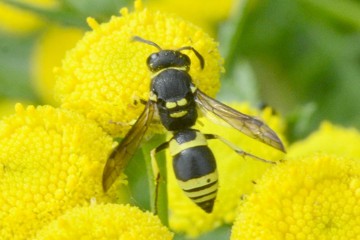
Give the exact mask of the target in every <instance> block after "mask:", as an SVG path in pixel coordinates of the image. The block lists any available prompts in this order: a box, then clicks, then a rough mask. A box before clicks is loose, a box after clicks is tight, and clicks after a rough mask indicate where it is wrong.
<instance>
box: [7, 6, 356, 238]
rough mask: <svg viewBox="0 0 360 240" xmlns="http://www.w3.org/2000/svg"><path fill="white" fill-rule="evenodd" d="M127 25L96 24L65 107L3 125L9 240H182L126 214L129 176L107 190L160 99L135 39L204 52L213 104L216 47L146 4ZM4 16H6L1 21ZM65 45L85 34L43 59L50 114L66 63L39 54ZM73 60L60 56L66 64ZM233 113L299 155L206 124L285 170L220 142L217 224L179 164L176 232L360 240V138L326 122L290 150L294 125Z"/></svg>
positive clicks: (116, 21)
mask: <svg viewBox="0 0 360 240" xmlns="http://www.w3.org/2000/svg"><path fill="white" fill-rule="evenodd" d="M50 2H52V1H50ZM209 4H210V3H209ZM1 6H2V3H1V4H0V7H1ZM153 6H156V4H154V5H153ZM0 13H1V9H0ZM120 14H121V16H113V17H112V18H111V19H110V20H109V21H108V22H106V23H102V24H100V23H98V22H97V21H96V20H95V19H93V18H89V19H88V24H89V25H90V27H91V28H92V30H91V31H89V32H87V33H86V34H85V35H84V36H83V37H82V38H81V39H80V41H79V42H78V43H77V45H76V47H74V48H73V49H72V50H71V51H69V52H68V53H67V54H66V57H65V58H64V59H63V62H62V65H61V66H59V67H58V68H56V70H55V73H56V78H57V82H56V86H55V89H54V92H55V95H56V97H57V100H58V101H59V104H60V105H61V107H59V108H55V107H51V106H38V107H34V106H29V107H26V108H25V107H23V105H21V104H17V105H16V107H15V114H13V115H8V114H6V115H7V116H6V117H4V118H3V120H2V121H0V149H1V152H0V176H1V178H0V179H1V180H0V192H1V195H0V236H1V237H2V238H4V239H77V238H82V239H83V238H86V239H172V238H173V235H174V233H171V232H170V230H169V229H168V228H166V227H165V226H164V225H163V223H161V222H160V220H159V218H158V217H157V216H154V215H153V214H152V213H149V212H144V211H141V210H139V209H138V208H137V207H133V206H129V205H123V203H128V199H125V196H124V195H123V194H122V190H123V187H124V185H126V183H127V180H126V177H125V175H121V176H120V177H119V179H118V181H117V182H116V183H115V187H113V188H111V189H110V191H109V192H107V193H104V191H103V188H102V173H103V169H104V166H105V163H106V161H107V160H108V157H109V155H111V153H112V151H113V149H114V147H115V146H116V145H117V144H118V143H117V142H115V141H114V140H113V137H118V136H120V137H122V136H124V134H125V133H126V132H127V131H128V130H129V129H130V128H131V126H132V124H133V122H134V120H136V119H137V118H138V117H139V114H140V113H141V111H142V109H143V107H144V106H143V104H142V103H141V102H142V101H141V100H147V99H148V98H149V85H150V80H151V73H150V71H149V70H148V69H147V66H146V58H147V57H148V56H149V55H150V54H151V53H152V52H154V51H156V49H155V48H154V47H153V46H150V45H148V44H143V43H141V42H134V41H132V38H133V37H134V36H140V37H142V38H144V39H147V40H150V41H153V42H155V43H156V44H158V45H159V46H160V47H161V48H163V49H178V48H181V47H184V46H192V47H194V48H195V49H196V50H197V51H198V52H199V53H200V54H201V55H202V56H203V57H204V60H205V67H204V69H201V67H200V64H199V59H198V58H197V57H196V56H195V54H194V53H193V52H191V51H189V52H186V54H187V55H189V57H190V59H191V63H192V65H191V67H190V72H189V73H190V75H191V76H192V78H193V82H194V84H195V85H196V86H197V87H198V88H199V89H201V90H202V91H203V92H205V93H206V94H207V95H209V96H212V97H214V96H215V95H216V93H217V91H218V90H219V87H220V81H219V79H220V74H221V72H222V71H223V66H222V64H223V59H222V58H221V56H220V53H219V50H218V44H217V43H216V42H215V41H214V40H213V39H212V38H211V37H210V36H208V35H207V34H206V33H204V31H202V30H201V29H200V28H199V27H197V26H195V25H193V24H191V23H188V22H186V21H184V20H182V19H180V18H178V17H175V16H174V15H169V14H165V13H162V12H158V11H152V10H151V8H150V10H148V9H143V8H142V6H141V1H135V11H133V12H129V11H128V9H127V8H123V9H121V10H120ZM4 16H5V17H6V15H4V14H2V13H1V14H0V20H1V18H2V17H4ZM0 27H1V26H0ZM64 34H69V35H67V36H68V38H67V40H68V43H69V46H70V45H72V44H73V43H74V42H75V40H76V39H78V38H79V37H80V36H81V35H82V32H81V31H80V32H79V31H78V30H74V32H72V33H70V32H68V31H67V30H64V31H63V29H60V28H57V27H54V28H53V32H49V35H47V36H46V37H44V39H45V40H46V41H45V40H44V42H41V43H39V44H38V45H37V46H38V48H37V50H36V52H37V53H38V54H35V55H34V63H35V64H34V66H35V67H36V69H37V70H36V71H35V72H36V74H38V76H37V78H38V79H40V80H41V79H48V80H49V81H48V82H47V80H44V81H42V80H41V81H39V82H37V85H36V86H37V89H38V91H39V92H40V93H42V98H44V99H47V100H46V101H48V102H52V101H53V100H52V96H51V95H52V90H51V91H50V90H49V91H47V90H48V89H53V85H54V82H53V78H51V73H50V72H49V71H48V69H50V67H45V68H44V69H42V67H44V66H46V64H44V63H45V62H47V63H48V64H49V66H50V65H51V66H52V65H53V64H54V63H55V62H58V61H59V58H58V59H57V60H56V59H54V61H53V62H52V61H48V59H49V56H48V55H47V54H44V55H42V54H39V53H46V52H49V51H48V50H47V49H48V48H47V47H48V46H52V45H53V43H54V42H57V40H58V36H60V35H62V36H64ZM67 47H68V46H67ZM40 48H42V49H40ZM49 48H51V47H49ZM62 52H63V49H59V54H55V55H56V56H60V55H61V53H62ZM42 70H44V71H42ZM42 76H44V77H43V78H42ZM229 105H230V106H232V107H233V108H234V109H237V110H238V111H240V112H242V113H245V114H248V115H250V116H255V117H257V118H259V119H261V120H262V121H264V122H265V123H266V124H267V125H269V126H270V127H271V128H272V129H273V130H274V131H275V132H276V133H277V134H278V135H279V137H280V138H281V139H282V141H283V142H284V143H285V145H287V146H288V147H287V151H288V152H287V154H284V153H282V152H280V151H278V150H276V149H273V148H271V147H269V146H267V145H265V144H262V143H260V142H259V141H257V140H256V139H251V138H249V137H247V136H245V135H242V134H240V133H239V131H237V130H234V129H232V128H227V127H224V126H223V125H220V124H217V123H213V122H211V121H209V120H208V119H206V118H199V121H198V124H197V125H196V126H195V127H194V128H196V129H199V130H200V131H201V132H203V133H211V134H217V135H220V136H222V137H224V138H226V139H227V140H228V141H230V142H232V143H233V144H234V145H236V146H238V147H239V148H241V149H243V150H244V151H246V152H248V153H251V154H253V155H256V156H258V157H260V158H263V159H267V160H270V161H273V162H275V163H276V164H268V163H264V162H261V161H258V160H257V159H255V158H252V157H241V156H239V155H238V154H237V153H236V152H235V151H234V150H233V149H231V148H229V147H228V146H226V145H225V144H222V143H221V142H219V141H218V140H216V139H214V140H209V146H210V148H211V150H212V151H213V152H214V155H215V157H216V160H217V168H218V172H219V189H218V195H217V199H216V201H215V205H214V209H213V212H212V213H210V214H207V213H205V212H204V211H202V210H201V209H200V208H199V207H197V206H196V205H195V204H194V203H193V202H191V201H190V200H189V199H188V198H187V197H186V196H185V194H184V193H183V191H182V190H181V189H180V187H179V186H178V183H177V181H176V178H175V176H174V173H173V170H172V163H171V161H172V159H171V157H169V156H168V157H167V172H168V182H167V183H168V186H167V188H168V193H167V194H168V199H169V211H168V212H169V227H170V229H171V231H173V232H175V233H180V234H185V235H187V236H189V237H197V236H199V235H201V234H203V233H207V232H209V231H211V230H214V229H215V228H217V227H218V226H224V225H232V229H231V239H232V240H237V239H330V238H331V239H356V238H357V237H358V236H359V235H360V230H359V227H358V226H359V224H360V217H359V216H360V208H359V205H360V161H359V159H360V150H359V147H358V146H359V145H360V134H359V132H358V131H357V130H356V129H351V128H343V127H339V126H335V125H333V124H331V123H329V122H324V123H323V124H322V125H321V127H320V129H319V130H318V131H316V132H314V133H312V134H311V135H310V136H309V137H308V138H307V139H304V140H302V141H298V142H295V143H292V144H288V143H287V142H286V138H285V124H284V122H283V119H282V118H281V116H279V115H278V114H276V113H274V111H272V109H271V108H268V107H267V108H265V109H262V110H256V109H253V108H251V107H250V106H249V105H248V104H246V103H245V104H239V103H229ZM4 112H8V110H4ZM151 129H152V128H151ZM153 131H158V129H153ZM129 181H130V180H129ZM151 181H153V179H151ZM150 185H151V184H150Z"/></svg>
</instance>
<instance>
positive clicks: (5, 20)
mask: <svg viewBox="0 0 360 240" xmlns="http://www.w3.org/2000/svg"><path fill="white" fill-rule="evenodd" d="M17 2H20V3H24V4H28V5H30V6H34V7H39V8H48V9H51V8H55V7H56V6H57V4H58V1H56V0H19V1H17ZM43 23H44V20H43V19H42V18H41V17H40V16H38V15H36V14H35V13H33V12H31V11H29V10H24V9H20V8H17V7H15V6H14V5H11V4H8V3H3V2H0V30H5V31H8V32H11V33H17V34H22V33H28V32H31V31H33V30H35V29H36V28H38V27H40V26H41V25H42V24H43Z"/></svg>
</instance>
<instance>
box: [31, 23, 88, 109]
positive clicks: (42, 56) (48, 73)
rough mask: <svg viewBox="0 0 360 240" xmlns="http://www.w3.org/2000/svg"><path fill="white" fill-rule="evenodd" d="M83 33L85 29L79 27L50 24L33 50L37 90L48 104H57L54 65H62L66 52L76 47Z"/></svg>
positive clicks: (34, 78)
mask: <svg viewBox="0 0 360 240" xmlns="http://www.w3.org/2000/svg"><path fill="white" fill-rule="evenodd" d="M82 35H83V31H82V30H80V29H79V28H71V27H61V26H49V27H48V29H47V30H46V31H45V32H44V33H43V35H42V36H41V38H40V39H39V40H38V41H37V43H36V45H35V47H34V51H33V56H32V61H31V63H32V68H31V70H32V75H33V82H34V87H35V90H36V91H37V93H38V94H39V96H40V97H41V99H42V100H43V101H44V102H46V103H47V104H52V105H54V104H55V100H54V85H55V75H54V67H55V66H59V65H60V63H61V60H62V59H63V57H64V56H65V52H66V51H67V50H69V49H71V48H72V47H74V46H75V43H76V42H77V41H78V40H79V39H80V38H81V37H82ZM59 41H61V44H59Z"/></svg>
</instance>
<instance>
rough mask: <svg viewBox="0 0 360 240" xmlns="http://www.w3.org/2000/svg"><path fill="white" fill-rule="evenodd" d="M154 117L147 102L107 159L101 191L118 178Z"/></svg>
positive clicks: (152, 108) (150, 103)
mask: <svg viewBox="0 0 360 240" xmlns="http://www.w3.org/2000/svg"><path fill="white" fill-rule="evenodd" d="M153 115H154V104H153V102H151V101H148V102H147V104H146V107H145V109H144V111H143V112H142V113H141V115H140V117H139V118H138V119H137V121H136V122H135V124H134V125H133V126H132V128H131V129H130V131H129V132H128V133H127V134H126V136H125V137H124V139H123V140H122V141H121V143H120V144H119V145H118V146H117V147H116V148H115V149H114V150H113V152H112V153H111V155H110V157H109V158H108V160H107V162H106V165H105V169H104V172H103V189H104V191H105V192H106V191H107V190H108V189H109V188H110V187H111V185H112V184H113V183H114V182H115V180H116V179H117V178H118V177H119V176H120V174H121V172H122V171H123V170H124V168H125V166H126V165H127V163H128V162H129V160H130V159H131V158H132V157H133V156H134V154H135V152H136V149H137V148H138V147H139V145H140V143H141V140H142V139H143V137H144V135H145V132H146V131H147V129H148V128H149V125H150V124H151V121H152V118H153Z"/></svg>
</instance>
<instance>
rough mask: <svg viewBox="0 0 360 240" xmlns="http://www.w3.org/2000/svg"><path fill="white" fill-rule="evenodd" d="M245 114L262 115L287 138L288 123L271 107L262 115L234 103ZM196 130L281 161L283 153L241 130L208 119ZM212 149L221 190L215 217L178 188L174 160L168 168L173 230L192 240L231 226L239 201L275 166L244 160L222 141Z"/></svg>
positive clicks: (216, 141) (210, 142)
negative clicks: (222, 226)
mask: <svg viewBox="0 0 360 240" xmlns="http://www.w3.org/2000/svg"><path fill="white" fill-rule="evenodd" d="M230 106H232V107H234V108H235V109H237V110H239V111H240V112H242V113H245V114H248V115H251V116H258V118H260V119H262V120H263V121H264V122H266V123H267V124H268V125H269V126H270V127H271V128H272V129H273V130H274V131H275V132H276V133H278V134H279V136H280V137H281V138H282V139H283V137H282V136H283V133H284V123H283V122H282V120H281V118H280V117H278V116H276V115H274V114H273V112H272V110H271V109H270V108H266V109H264V111H262V112H260V111H258V110H255V109H252V108H250V107H249V105H248V104H246V103H244V104H238V103H236V104H230ZM199 122H200V124H198V125H196V127H195V128H197V129H199V130H200V131H201V132H202V133H212V134H217V135H219V136H222V137H223V138H225V139H227V140H229V141H231V142H232V143H234V144H235V145H237V146H238V147H239V148H241V149H243V150H244V151H246V152H249V153H251V154H253V155H256V156H258V157H261V158H264V159H267V160H274V161H278V160H281V159H282V158H283V155H284V154H283V153H282V152H280V151H278V150H276V149H273V148H272V147H269V146H267V145H265V144H263V143H261V142H258V141H256V140H255V139H252V138H249V137H247V136H246V135H244V134H242V133H240V132H239V131H237V130H235V129H232V128H229V127H226V126H224V125H221V124H215V123H212V122H210V121H209V120H207V119H205V118H201V119H200V120H199ZM209 146H210V148H211V150H212V151H213V153H214V154H215V158H216V162H217V168H218V174H219V189H218V194H217V198H216V201H215V204H214V209H213V212H212V213H211V214H208V213H205V212H204V211H203V210H202V209H200V208H199V207H198V206H197V205H195V204H194V203H193V202H192V201H191V200H189V199H188V198H187V197H186V196H185V194H184V193H183V192H182V190H181V189H180V187H179V186H178V183H177V180H176V179H175V176H174V173H173V169H172V162H171V161H172V159H171V158H169V161H168V163H167V167H168V174H169V176H168V195H169V207H170V227H171V228H172V229H173V230H174V231H177V232H185V233H186V234H187V235H189V236H191V237H196V236H198V235H199V234H201V233H204V232H207V231H210V230H212V229H214V228H216V227H217V226H220V225H222V224H224V223H226V224H230V223H232V222H233V220H234V218H235V216H236V209H237V207H238V205H239V199H240V198H242V197H244V196H245V195H247V194H249V193H251V192H252V190H253V186H254V182H256V181H257V179H258V178H259V177H260V176H262V174H263V173H264V171H265V170H266V169H268V168H271V167H273V164H269V163H264V162H261V161H258V160H255V159H253V158H250V157H246V158H243V157H241V156H240V155H238V154H236V153H235V152H234V151H233V150H232V149H231V148H229V147H228V146H226V145H225V144H223V143H222V142H221V141H219V140H209Z"/></svg>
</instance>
